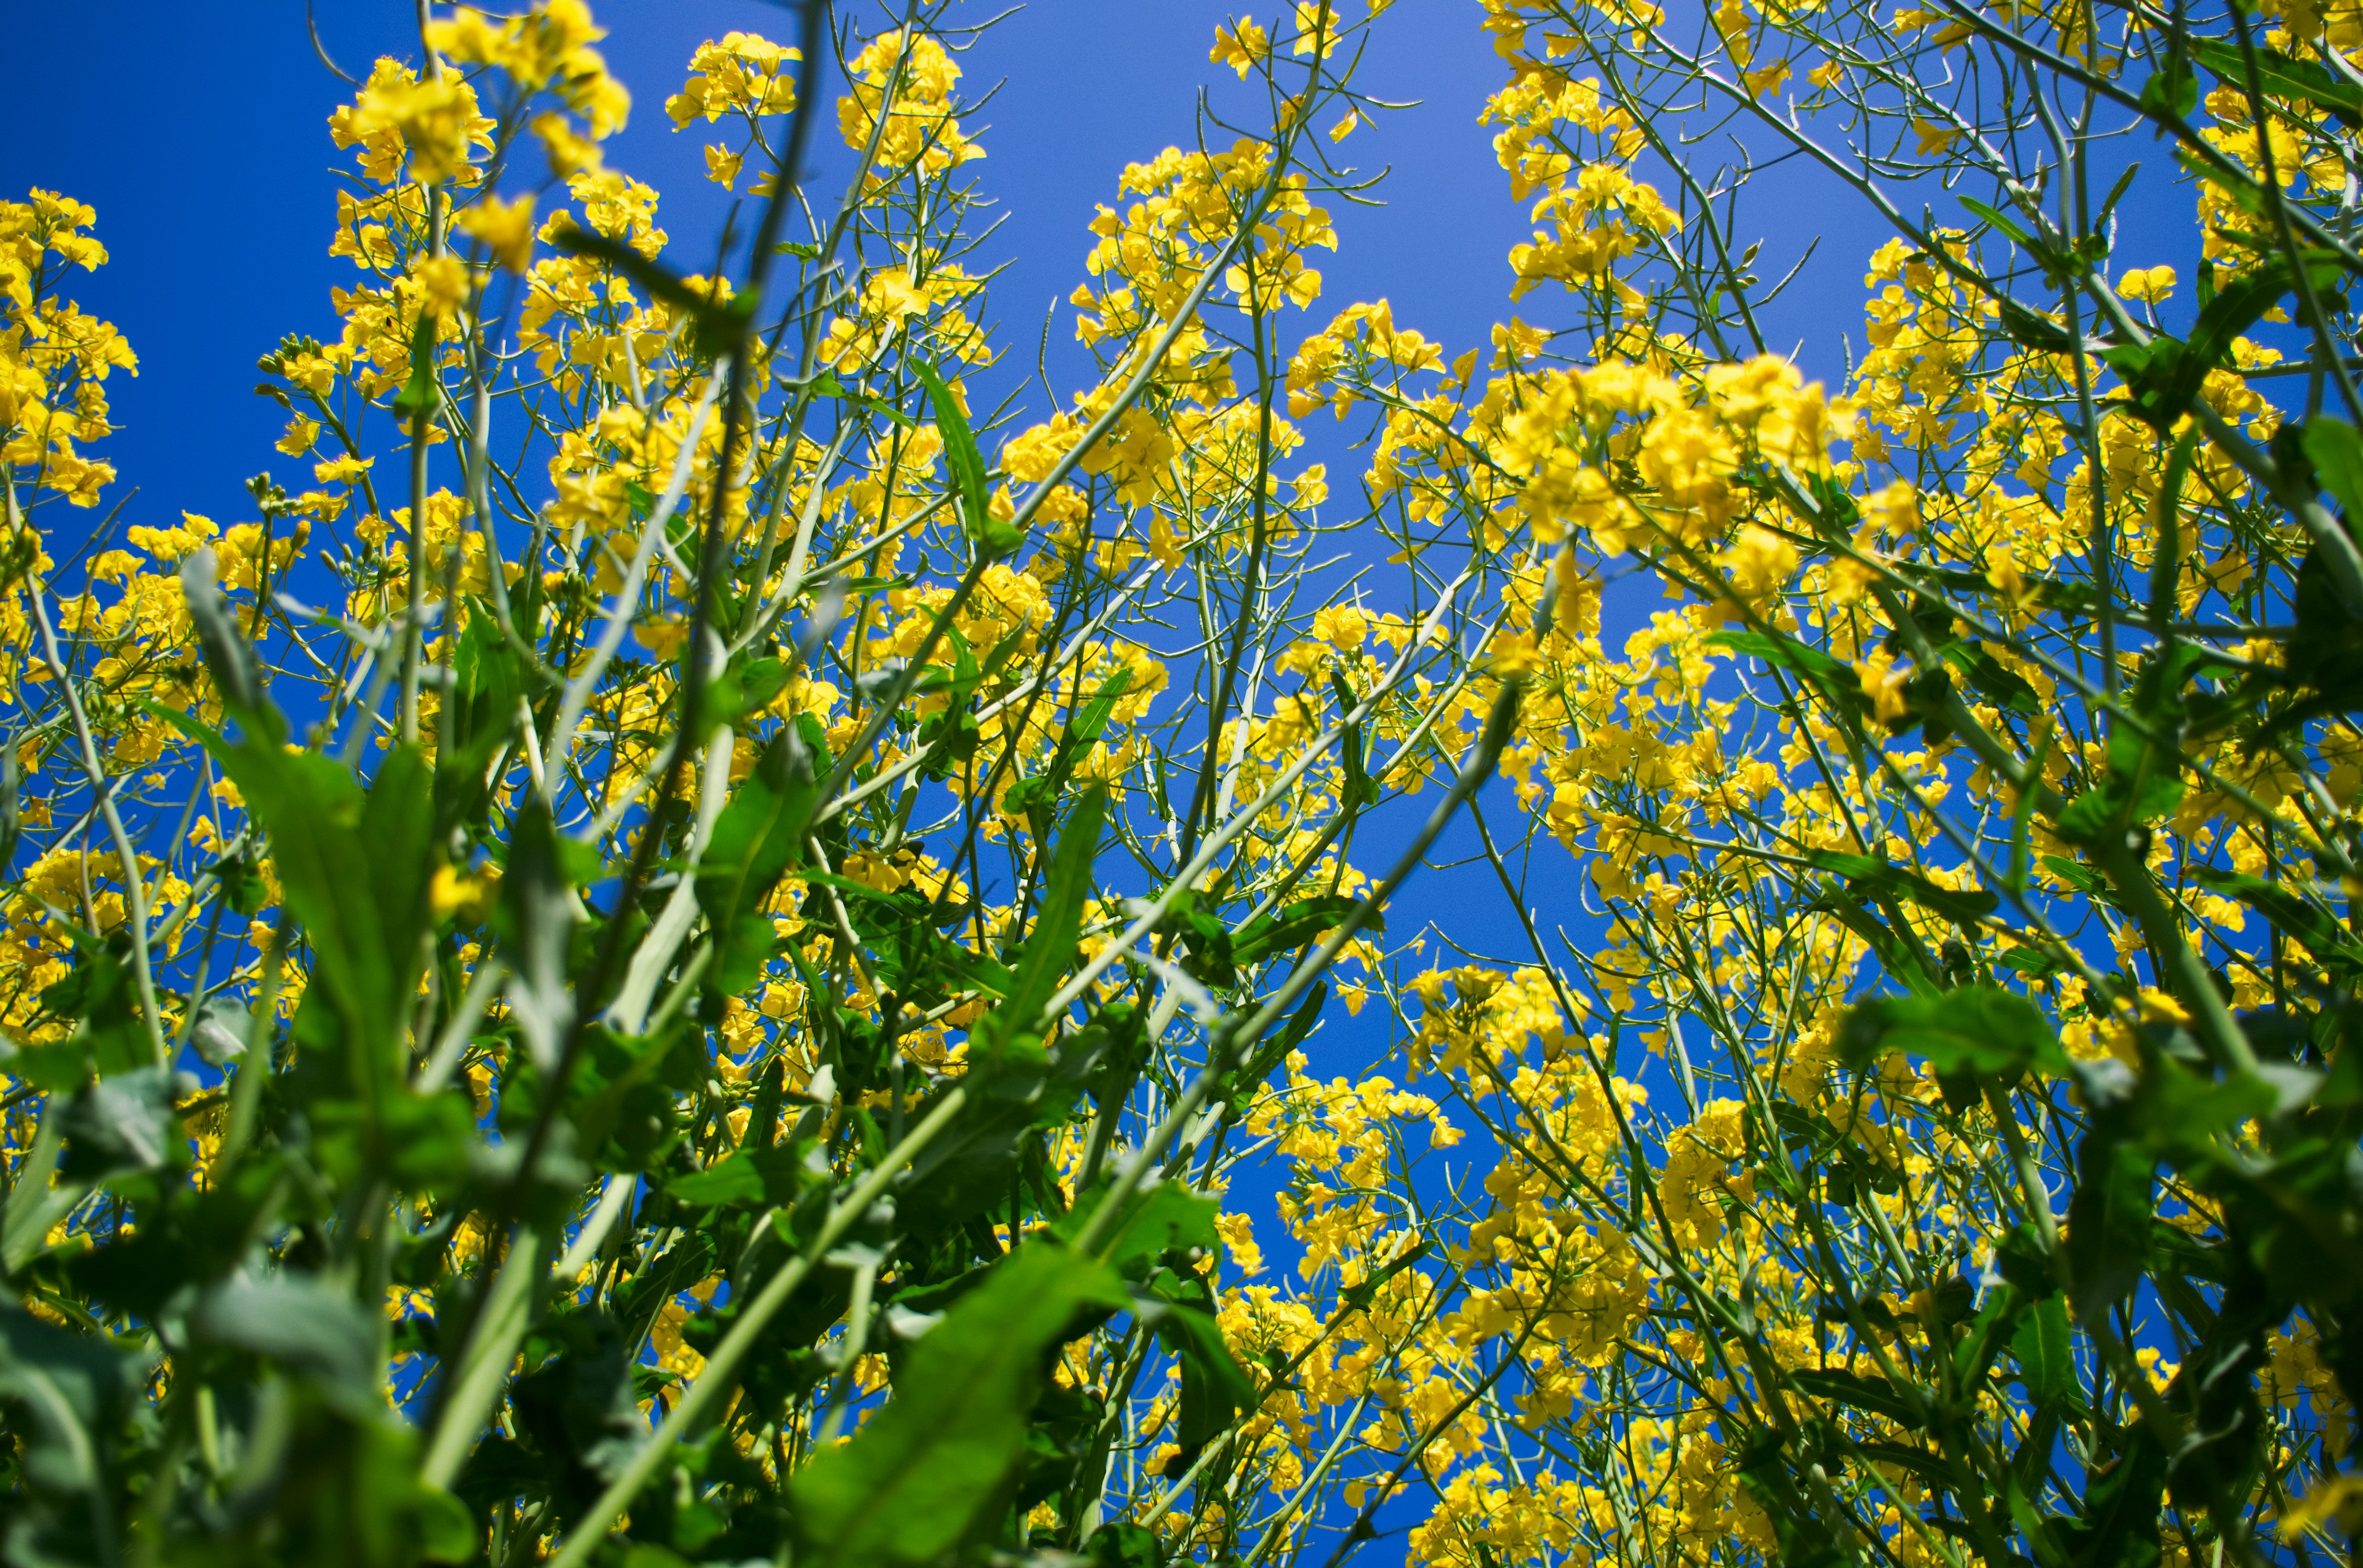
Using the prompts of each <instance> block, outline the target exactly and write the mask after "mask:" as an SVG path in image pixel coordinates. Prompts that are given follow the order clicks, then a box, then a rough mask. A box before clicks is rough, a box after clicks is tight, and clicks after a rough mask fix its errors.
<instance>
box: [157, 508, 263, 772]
mask: <svg viewBox="0 0 2363 1568" xmlns="http://www.w3.org/2000/svg"><path fill="white" fill-rule="evenodd" d="M181 601H182V603H183V604H185V605H186V606H188V609H189V624H190V625H191V626H192V627H194V628H195V630H196V634H197V645H198V647H200V648H201V649H203V650H204V651H205V668H206V670H207V671H208V672H210V673H212V675H213V678H214V687H215V689H216V691H218V692H220V693H221V695H222V700H223V701H224V702H225V703H227V704H228V705H230V706H231V707H232V708H234V709H236V710H238V712H239V717H246V716H249V715H256V714H260V713H261V711H262V708H263V705H264V702H265V700H266V699H265V698H264V696H263V695H262V665H261V662H260V661H258V660H257V659H256V658H255V656H254V645H253V644H251V643H250V642H248V641H247V639H246V634H245V633H243V632H241V631H239V628H238V619H237V617H235V616H233V615H232V614H231V613H230V608H229V603H228V601H227V600H226V599H224V598H223V597H222V591H221V584H220V583H219V582H218V581H217V580H216V577H215V574H214V552H213V551H212V550H195V551H194V552H192V553H191V554H190V555H189V557H188V558H187V559H186V560H184V561H183V562H181ZM273 739H276V737H275V736H274V737H273Z"/></svg>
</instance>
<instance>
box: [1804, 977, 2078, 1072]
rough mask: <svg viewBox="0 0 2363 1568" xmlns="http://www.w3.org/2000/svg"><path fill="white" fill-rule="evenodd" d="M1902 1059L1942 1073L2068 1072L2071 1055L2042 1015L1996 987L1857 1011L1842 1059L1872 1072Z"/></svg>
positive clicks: (1888, 1001)
mask: <svg viewBox="0 0 2363 1568" xmlns="http://www.w3.org/2000/svg"><path fill="white" fill-rule="evenodd" d="M1838 1051H1839V1054H1840V1056H1841V1057H1842V1058H1843V1059H1844V1060H1845V1061H1846V1062H1847V1065H1848V1066H1851V1067H1855V1068H1858V1069H1860V1068H1868V1067H1869V1066H1871V1065H1872V1064H1873V1063H1875V1062H1878V1061H1879V1060H1880V1058H1881V1057H1883V1056H1885V1055H1887V1054H1888V1053H1889V1052H1890V1051H1909V1052H1911V1053H1913V1054H1914V1055H1917V1056H1925V1058H1927V1060H1928V1063H1929V1065H1930V1066H1931V1067H1933V1068H1934V1069H1935V1070H1936V1072H1938V1073H1992V1074H1996V1075H1998V1076H2007V1075H2009V1074H2012V1073H2022V1072H2025V1070H2026V1069H2028V1068H2030V1067H2032V1068H2036V1069H2038V1070H2040V1071H2043V1072H2047V1073H2065V1072H2066V1071H2067V1070H2068V1054H2067V1052H2066V1051H2062V1050H2060V1048H2059V1037H2058V1033H2057V1032H2056V1031H2055V1030H2054V1029H2052V1027H2051V1021H2050V1020H2049V1019H2048V1018H2045V1017H2044V1016H2043V1011H2042V1009H2041V1008H2039V1007H2037V1006H2036V1005H2035V1004H2034V1003H2032V1002H2030V1001H2028V1000H2027V999H2026V998H2025V997H2024V996H2021V995H2017V994H2016V993H2015V992H2011V991H2004V990H2002V989H2000V988H1999V987H1996V986H1991V985H1973V986H1967V987H1964V988H1962V989H1960V990H1957V991H1950V992H1947V993H1945V994H1944V995H1937V996H1882V997H1880V998H1878V999H1877V1000H1875V1001H1869V1002H1865V1003H1862V1004H1861V1005H1860V1006H1857V1007H1855V1008H1854V1009H1853V1011H1851V1012H1849V1013H1848V1014H1847V1017H1846V1021H1845V1023H1843V1024H1842V1025H1840V1026H1839V1030H1838Z"/></svg>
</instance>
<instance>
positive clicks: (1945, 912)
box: [1805, 850, 2002, 926]
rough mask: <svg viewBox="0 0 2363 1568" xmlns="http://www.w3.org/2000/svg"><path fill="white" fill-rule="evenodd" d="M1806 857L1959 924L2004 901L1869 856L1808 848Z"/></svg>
mask: <svg viewBox="0 0 2363 1568" xmlns="http://www.w3.org/2000/svg"><path fill="white" fill-rule="evenodd" d="M1805 858H1806V859H1807V860H1809V861H1811V862H1813V863H1814V864H1815V865H1816V866H1819V867H1820V868H1821V869H1822V870H1824V871H1826V872H1832V873H1836V874H1837V875H1839V876H1843V877H1845V878H1847V880H1848V881H1849V882H1852V883H1855V884H1859V885H1863V886H1868V887H1872V888H1877V889H1880V890H1881V891H1883V892H1889V893H1893V894H1896V895H1900V896H1902V897H1904V898H1909V899H1910V900H1912V902H1914V904H1917V905H1919V906H1921V907H1923V908H1925V909H1931V910H1934V911H1935V912H1936V913H1937V914H1939V915H1942V916H1943V917H1945V918H1947V920H1951V921H1954V922H1956V923H1957V924H1959V925H1964V926H1968V925H1975V924H1976V923H1977V922H1978V921H1980V920H1981V919H1983V918H1985V917H1987V916H1988V915H1991V914H1992V913H1993V912H1994V910H1995V909H1996V908H1997V907H1999V906H2001V903H2002V899H2001V897H2000V896H1999V895H1995V894H1991V893H1988V892H1986V891H1985V890H1983V889H1982V888H1972V889H1970V890H1969V891H1968V892H1966V893H1964V892H1962V891H1960V890H1959V889H1958V888H1951V887H1940V886H1938V885H1937V884H1935V883H1933V882H1931V881H1929V880H1928V879H1927V878H1926V877H1925V876H1921V875H1919V874H1918V873H1914V872H1909V871H1906V870H1904V869H1903V867H1902V866H1899V865H1896V864H1893V863H1892V862H1888V861H1883V860H1874V859H1872V858H1871V857H1870V856H1868V855H1849V854H1843V853H1840V852H1839V851H1836V850H1808V851H1805Z"/></svg>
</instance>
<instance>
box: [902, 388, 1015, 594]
mask: <svg viewBox="0 0 2363 1568" xmlns="http://www.w3.org/2000/svg"><path fill="white" fill-rule="evenodd" d="M910 364H911V369H912V371H913V373H915V374H916V375H917V376H918V378H919V380H920V382H921V383H922V384H924V385H925V386H926V389H927V399H928V402H929V403H930V404H932V405H933V406H934V408H935V414H936V430H937V434H939V435H941V436H942V437H943V439H944V464H945V466H946V467H947V468H949V470H950V471H951V476H952V484H953V487H954V493H955V494H956V495H959V497H960V522H961V523H962V524H963V525H964V526H965V527H966V528H967V529H968V537H969V538H970V539H973V540H974V541H975V542H976V545H977V548H978V549H979V550H982V551H984V552H985V553H986V554H988V555H1006V554H1008V553H1009V552H1010V551H1011V550H1015V549H1016V548H1017V546H1018V544H1019V542H1020V540H1019V539H1018V536H1017V533H1016V530H1015V529H1014V528H1011V527H1010V526H1009V525H1008V524H1006V523H1004V522H1000V521H997V520H995V519H994V518H993V516H992V515H991V513H990V512H988V511H987V510H986V506H987V501H986V495H985V484H984V454H983V453H982V452H980V451H978V450H977V447H976V433H975V432H974V431H972V430H971V429H970V428H969V424H968V416H967V415H966V414H964V413H962V412H961V410H960V399H959V398H958V397H956V396H954V395H952V389H951V387H950V386H949V384H946V383H945V381H944V378H943V375H942V373H940V372H938V371H937V369H936V367H935V366H933V365H931V364H929V363H927V362H926V361H925V360H913V361H910Z"/></svg>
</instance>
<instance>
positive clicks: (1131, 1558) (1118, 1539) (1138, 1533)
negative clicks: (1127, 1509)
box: [1083, 1519, 1165, 1568]
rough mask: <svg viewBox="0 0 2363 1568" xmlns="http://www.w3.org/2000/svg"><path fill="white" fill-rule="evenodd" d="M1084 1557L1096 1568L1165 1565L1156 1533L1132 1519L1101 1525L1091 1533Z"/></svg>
mask: <svg viewBox="0 0 2363 1568" xmlns="http://www.w3.org/2000/svg"><path fill="white" fill-rule="evenodd" d="M1083 1555H1084V1556H1086V1557H1088V1558H1090V1559H1091V1561H1092V1562H1093V1568H1163V1564H1164V1562H1165V1553H1164V1551H1163V1550H1162V1549H1161V1547H1160V1545H1159V1541H1158V1539H1157V1532H1156V1531H1154V1530H1151V1529H1142V1528H1141V1527H1140V1526H1139V1525H1137V1524H1134V1523H1133V1522H1132V1521H1131V1520H1130V1519H1118V1520H1116V1521H1115V1522H1114V1523H1112V1524H1104V1525H1102V1526H1100V1528H1099V1529H1096V1530H1094V1531H1093V1533H1092V1539H1091V1541H1090V1543H1089V1544H1088V1545H1086V1546H1085V1547H1084V1548H1083Z"/></svg>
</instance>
